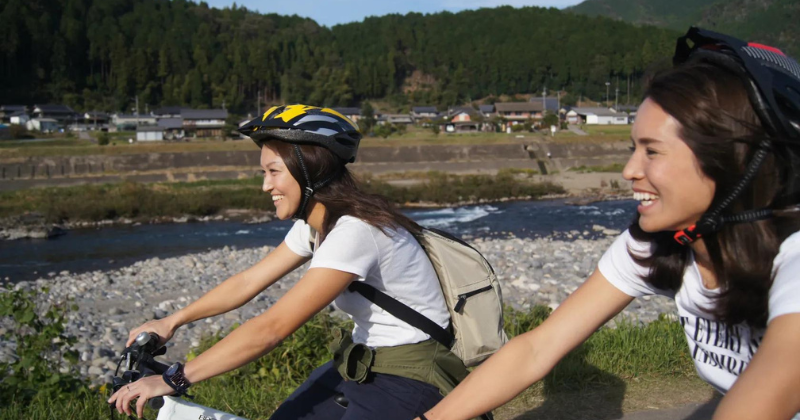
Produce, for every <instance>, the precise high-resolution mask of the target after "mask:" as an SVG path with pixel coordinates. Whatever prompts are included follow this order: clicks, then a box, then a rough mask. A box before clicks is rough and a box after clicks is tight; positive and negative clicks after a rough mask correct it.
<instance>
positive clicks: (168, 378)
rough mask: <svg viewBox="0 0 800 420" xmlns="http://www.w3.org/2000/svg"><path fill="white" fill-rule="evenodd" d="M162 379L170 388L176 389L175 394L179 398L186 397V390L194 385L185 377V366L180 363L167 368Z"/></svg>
mask: <svg viewBox="0 0 800 420" xmlns="http://www.w3.org/2000/svg"><path fill="white" fill-rule="evenodd" d="M161 377H162V378H164V382H166V383H167V385H169V386H170V388H172V389H174V390H175V393H176V394H177V395H179V396H182V395H186V390H187V389H189V387H190V386H192V383H191V382H189V380H188V379H186V377H185V376H183V364H182V363H179V362H177V363H174V364H173V365H172V366H170V367H169V368H167V370H166V371H164V374H163V375H161Z"/></svg>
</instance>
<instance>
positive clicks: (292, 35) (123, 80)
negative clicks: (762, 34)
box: [0, 0, 678, 112]
mask: <svg viewBox="0 0 800 420" xmlns="http://www.w3.org/2000/svg"><path fill="white" fill-rule="evenodd" d="M677 35H678V33H677V32H674V31H672V30H668V29H657V28H653V27H636V26H634V25H631V24H628V23H623V22H619V21H614V20H612V19H608V18H592V17H587V16H582V15H577V14H573V13H564V12H561V11H559V10H556V9H543V8H533V7H529V8H519V9H518V8H511V7H501V8H496V9H481V10H477V11H465V12H461V13H457V14H452V13H438V14H433V15H422V14H417V13H411V14H407V15H404V16H401V15H388V16H383V17H371V18H367V19H366V20H365V21H363V22H359V23H350V24H346V25H338V26H334V27H333V28H326V27H321V26H319V25H317V24H316V23H315V22H314V21H312V20H310V19H304V18H299V17H297V16H278V15H274V14H266V15H265V14H258V13H255V12H251V11H248V10H246V9H244V8H240V7H236V6H235V5H234V6H233V7H232V8H226V9H222V10H219V9H213V8H209V7H208V6H207V5H205V4H204V3H201V4H199V5H197V4H195V3H191V2H187V1H185V0H174V1H168V0H38V1H31V0H0V39H2V42H0V61H1V62H2V63H0V99H2V103H6V104H13V103H19V104H27V105H30V104H33V103H46V102H56V103H59V102H60V103H65V104H67V105H70V106H73V107H74V108H76V109H78V110H90V109H97V110H108V111H112V110H122V109H126V108H127V109H130V108H129V107H130V106H131V103H132V100H133V98H134V97H135V96H138V99H139V103H140V107H143V104H148V105H150V106H151V107H155V106H160V105H186V106H192V107H196V108H208V107H220V106H222V105H223V102H224V104H225V106H226V107H228V109H230V110H232V111H233V112H244V111H249V110H252V109H255V105H256V101H257V97H259V96H260V97H261V103H262V104H263V103H264V102H265V101H272V102H300V101H302V102H308V103H314V104H324V105H331V106H345V105H356V104H358V103H359V102H360V101H362V100H363V99H367V98H370V99H375V98H382V99H386V100H389V101H390V102H392V103H395V104H399V105H400V106H408V105H413V104H435V105H454V104H459V103H463V102H466V101H469V100H474V99H477V98H482V97H486V96H488V95H501V94H514V93H528V92H532V93H535V92H541V91H542V88H543V87H547V88H548V90H549V91H553V90H555V89H557V88H562V87H563V88H564V89H565V90H567V91H568V92H569V93H570V97H572V98H574V97H576V96H578V95H583V96H584V97H590V98H594V99H596V100H600V99H602V96H603V95H605V93H606V88H607V87H606V85H605V83H606V82H607V81H610V82H612V87H611V92H612V95H613V92H614V88H615V87H616V86H617V83H619V87H620V92H621V94H624V92H625V91H626V89H627V81H628V79H630V80H631V82H632V83H634V90H636V89H638V87H637V85H635V83H636V81H637V79H638V78H639V76H640V75H641V74H642V72H643V71H644V70H645V68H646V67H647V66H648V64H649V63H650V62H652V61H654V60H655V59H657V58H660V57H667V56H669V55H670V54H671V51H672V48H673V46H674V39H675V37H676V36H677ZM632 97H633V96H632ZM264 98H266V99H264ZM567 100H568V101H569V98H567Z"/></svg>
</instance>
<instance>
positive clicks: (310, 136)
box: [239, 105, 361, 163]
mask: <svg viewBox="0 0 800 420" xmlns="http://www.w3.org/2000/svg"><path fill="white" fill-rule="evenodd" d="M239 132H240V133H242V134H244V135H245V136H248V137H250V138H251V139H253V141H254V142H256V144H257V145H258V146H259V147H261V145H263V144H264V143H265V142H267V141H270V140H283V141H285V142H287V143H292V144H312V145H317V146H322V147H325V148H326V149H328V150H330V151H331V152H333V153H334V154H335V155H336V156H338V157H339V159H341V160H342V161H343V162H344V163H348V162H353V161H355V159H356V151H357V150H358V143H359V142H360V141H361V133H360V132H359V131H358V126H357V125H356V124H355V123H354V122H352V121H350V119H348V118H347V117H345V116H344V115H342V114H340V113H338V112H336V111H334V110H332V109H330V108H318V107H314V106H308V105H282V106H273V107H272V108H270V109H269V110H267V112H265V113H264V115H263V116H262V117H258V118H255V119H253V120H252V121H250V122H248V123H247V124H245V125H243V126H242V127H240V128H239Z"/></svg>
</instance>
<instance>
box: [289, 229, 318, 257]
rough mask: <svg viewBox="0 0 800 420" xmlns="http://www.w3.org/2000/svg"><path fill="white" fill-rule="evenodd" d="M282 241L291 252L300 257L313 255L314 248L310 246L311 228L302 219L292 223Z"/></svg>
mask: <svg viewBox="0 0 800 420" xmlns="http://www.w3.org/2000/svg"><path fill="white" fill-rule="evenodd" d="M283 242H284V243H285V244H286V246H288V247H289V249H290V250H292V252H294V253H295V254H297V255H299V256H301V257H310V256H312V255H314V250H313V249H312V248H311V229H310V228H309V227H308V225H307V224H306V223H305V222H303V221H302V220H298V221H296V222H295V223H294V225H293V226H292V228H291V229H289V233H287V234H286V237H285V238H284V239H283Z"/></svg>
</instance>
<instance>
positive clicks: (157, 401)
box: [147, 397, 164, 410]
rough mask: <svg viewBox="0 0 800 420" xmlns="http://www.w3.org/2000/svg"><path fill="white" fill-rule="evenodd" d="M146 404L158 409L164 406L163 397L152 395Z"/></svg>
mask: <svg viewBox="0 0 800 420" xmlns="http://www.w3.org/2000/svg"><path fill="white" fill-rule="evenodd" d="M147 405H149V406H150V408H152V409H153V410H159V409H161V407H163V406H164V397H154V398H150V399H149V400H147Z"/></svg>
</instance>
